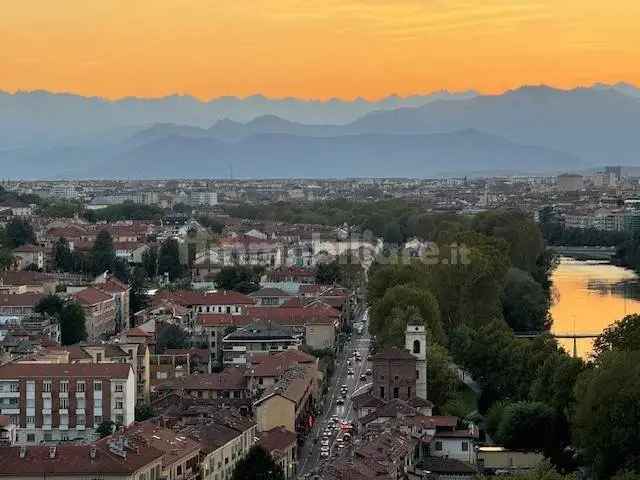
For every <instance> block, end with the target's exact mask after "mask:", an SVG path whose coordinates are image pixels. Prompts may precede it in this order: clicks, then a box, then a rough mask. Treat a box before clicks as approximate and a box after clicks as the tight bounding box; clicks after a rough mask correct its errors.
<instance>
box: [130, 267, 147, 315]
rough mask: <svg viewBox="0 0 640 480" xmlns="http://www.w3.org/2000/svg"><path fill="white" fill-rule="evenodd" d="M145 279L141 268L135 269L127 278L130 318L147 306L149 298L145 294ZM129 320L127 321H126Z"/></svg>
mask: <svg viewBox="0 0 640 480" xmlns="http://www.w3.org/2000/svg"><path fill="white" fill-rule="evenodd" d="M146 283H147V279H146V277H145V275H144V270H143V268H142V267H135V268H134V269H133V271H132V272H131V277H130V278H129V311H130V312H131V316H132V318H133V315H134V314H135V313H137V312H139V311H140V310H144V309H145V308H147V306H148V305H149V297H148V296H147V293H146V290H147V289H146ZM128 320H129V319H127V321H128Z"/></svg>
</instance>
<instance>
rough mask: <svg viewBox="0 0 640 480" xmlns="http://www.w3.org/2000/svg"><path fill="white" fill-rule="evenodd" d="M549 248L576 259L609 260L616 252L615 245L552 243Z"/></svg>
mask: <svg viewBox="0 0 640 480" xmlns="http://www.w3.org/2000/svg"><path fill="white" fill-rule="evenodd" d="M549 250H551V251H552V252H555V253H557V254H558V255H561V256H563V257H572V258H575V259H576V260H611V259H612V258H613V256H614V255H615V254H616V247H570V246H567V245H552V246H550V247H549Z"/></svg>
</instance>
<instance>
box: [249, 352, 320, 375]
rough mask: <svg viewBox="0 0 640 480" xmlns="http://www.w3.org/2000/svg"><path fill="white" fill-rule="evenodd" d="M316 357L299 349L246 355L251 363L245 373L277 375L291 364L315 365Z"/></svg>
mask: <svg viewBox="0 0 640 480" xmlns="http://www.w3.org/2000/svg"><path fill="white" fill-rule="evenodd" d="M317 361H318V359H317V358H316V357H314V356H312V355H309V354H308V353H305V352H302V351H300V350H285V351H282V352H277V353H268V354H264V353H262V354H255V355H248V358H247V362H248V363H249V364H250V365H251V366H250V367H249V369H247V370H246V373H245V375H247V376H255V377H279V376H280V375H281V374H282V372H284V371H285V370H287V368H289V367H291V366H292V365H300V364H306V365H315V364H316V363H317Z"/></svg>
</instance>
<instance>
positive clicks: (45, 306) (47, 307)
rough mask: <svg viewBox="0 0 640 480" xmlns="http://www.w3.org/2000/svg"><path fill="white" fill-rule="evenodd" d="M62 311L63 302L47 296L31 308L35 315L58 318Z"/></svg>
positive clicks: (54, 296)
mask: <svg viewBox="0 0 640 480" xmlns="http://www.w3.org/2000/svg"><path fill="white" fill-rule="evenodd" d="M63 309H64V300H62V298H60V297H59V296H57V295H51V294H50V295H47V296H46V297H44V298H43V299H42V300H40V301H39V302H38V303H36V305H35V307H33V311H34V312H36V313H44V314H47V315H50V316H52V317H56V318H59V317H60V314H61V313H62V310H63Z"/></svg>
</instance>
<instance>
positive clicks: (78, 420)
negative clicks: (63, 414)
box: [76, 415, 86, 426]
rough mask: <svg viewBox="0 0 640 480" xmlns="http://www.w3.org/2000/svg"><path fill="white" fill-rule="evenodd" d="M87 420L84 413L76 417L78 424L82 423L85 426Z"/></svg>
mask: <svg viewBox="0 0 640 480" xmlns="http://www.w3.org/2000/svg"><path fill="white" fill-rule="evenodd" d="M85 422H86V420H85V416H84V415H78V416H77V417H76V425H81V426H84V424H85Z"/></svg>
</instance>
